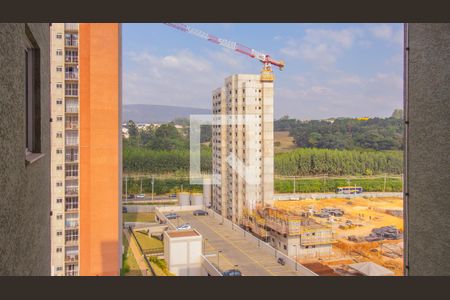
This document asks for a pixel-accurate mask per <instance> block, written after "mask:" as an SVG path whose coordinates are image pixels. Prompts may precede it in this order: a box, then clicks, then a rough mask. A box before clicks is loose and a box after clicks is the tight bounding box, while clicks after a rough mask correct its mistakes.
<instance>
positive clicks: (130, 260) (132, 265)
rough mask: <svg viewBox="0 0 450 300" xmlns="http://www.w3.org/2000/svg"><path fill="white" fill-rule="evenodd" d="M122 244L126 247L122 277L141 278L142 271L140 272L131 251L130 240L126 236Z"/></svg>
mask: <svg viewBox="0 0 450 300" xmlns="http://www.w3.org/2000/svg"><path fill="white" fill-rule="evenodd" d="M122 242H123V246H124V248H125V249H124V254H123V259H122V263H123V265H122V270H121V272H120V275H121V276H141V274H142V273H141V271H140V270H139V266H138V264H137V262H136V258H135V257H134V255H133V252H132V251H131V249H130V247H129V244H128V240H127V238H126V236H125V234H122Z"/></svg>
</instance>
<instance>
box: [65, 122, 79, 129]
mask: <svg viewBox="0 0 450 300" xmlns="http://www.w3.org/2000/svg"><path fill="white" fill-rule="evenodd" d="M66 129H70V130H76V129H78V122H66Z"/></svg>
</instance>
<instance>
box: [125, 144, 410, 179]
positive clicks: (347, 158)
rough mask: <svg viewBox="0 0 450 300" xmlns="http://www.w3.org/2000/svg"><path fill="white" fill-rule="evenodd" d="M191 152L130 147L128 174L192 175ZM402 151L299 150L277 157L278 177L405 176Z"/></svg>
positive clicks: (205, 156) (204, 166) (205, 154)
mask: <svg viewBox="0 0 450 300" xmlns="http://www.w3.org/2000/svg"><path fill="white" fill-rule="evenodd" d="M190 154H191V153H190V152H189V150H186V149H182V150H150V149H146V148H139V147H131V146H127V147H124V149H123V168H124V171H125V173H141V174H163V173H176V172H184V173H187V172H189V165H190ZM200 155H201V157H200V161H201V166H200V167H201V171H202V172H206V173H211V166H212V154H211V149H210V148H207V147H203V148H202V150H201V151H200ZM402 172H403V156H402V152H401V151H362V150H329V149H315V148H312V149H310V148H299V149H295V150H293V151H290V152H285V153H277V154H275V174H276V175H283V176H310V175H322V174H327V175H332V176H343V175H377V174H385V173H388V174H402Z"/></svg>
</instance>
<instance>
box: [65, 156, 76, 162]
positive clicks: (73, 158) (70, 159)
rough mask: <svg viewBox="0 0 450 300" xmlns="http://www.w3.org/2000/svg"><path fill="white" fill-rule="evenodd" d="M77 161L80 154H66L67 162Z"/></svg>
mask: <svg viewBox="0 0 450 300" xmlns="http://www.w3.org/2000/svg"><path fill="white" fill-rule="evenodd" d="M77 162H78V155H69V156H66V163H77Z"/></svg>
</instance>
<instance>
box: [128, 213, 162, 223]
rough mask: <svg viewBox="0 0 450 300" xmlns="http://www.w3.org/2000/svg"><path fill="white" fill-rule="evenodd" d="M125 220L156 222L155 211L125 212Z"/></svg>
mask: <svg viewBox="0 0 450 300" xmlns="http://www.w3.org/2000/svg"><path fill="white" fill-rule="evenodd" d="M122 216H123V222H155V213H153V212H140V213H123V214H122Z"/></svg>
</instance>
